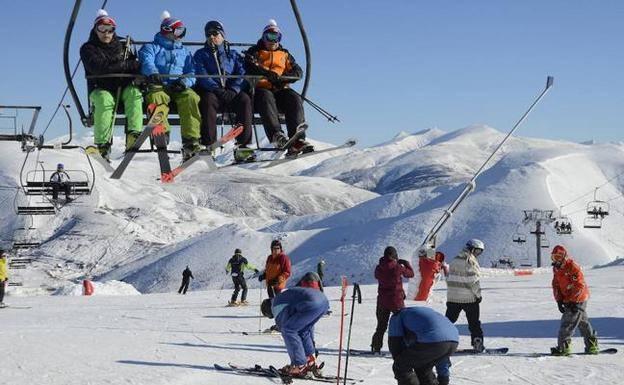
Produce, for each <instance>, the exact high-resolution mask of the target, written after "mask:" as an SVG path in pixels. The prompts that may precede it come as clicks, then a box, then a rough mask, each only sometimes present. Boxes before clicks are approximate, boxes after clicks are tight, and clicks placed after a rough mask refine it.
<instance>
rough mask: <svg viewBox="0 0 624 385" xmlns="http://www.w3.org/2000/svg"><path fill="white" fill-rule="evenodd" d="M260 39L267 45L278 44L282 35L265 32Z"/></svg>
mask: <svg viewBox="0 0 624 385" xmlns="http://www.w3.org/2000/svg"><path fill="white" fill-rule="evenodd" d="M262 39H263V40H264V41H268V42H269V43H279V42H280V41H281V40H282V34H281V33H279V32H265V33H264V35H262Z"/></svg>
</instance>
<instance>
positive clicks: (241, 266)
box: [225, 249, 260, 306]
mask: <svg viewBox="0 0 624 385" xmlns="http://www.w3.org/2000/svg"><path fill="white" fill-rule="evenodd" d="M245 269H248V270H253V271H254V272H255V273H256V274H257V273H259V272H260V271H259V270H258V269H257V268H256V267H255V266H254V265H252V264H250V263H249V262H248V261H247V258H245V257H243V252H242V251H241V249H236V250H234V255H233V256H232V258H230V260H229V261H228V264H227V266H226V267H225V272H226V273H228V274H230V276H231V277H232V282H233V283H234V293H232V299H230V302H228V305H229V306H238V305H239V303H238V302H237V298H238V292H239V291H240V289H241V288H242V289H243V293H242V294H241V301H240V305H247V282H246V281H245Z"/></svg>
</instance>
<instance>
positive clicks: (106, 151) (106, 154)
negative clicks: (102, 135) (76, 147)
mask: <svg viewBox="0 0 624 385" xmlns="http://www.w3.org/2000/svg"><path fill="white" fill-rule="evenodd" d="M96 145H97V149H98V151H99V152H100V156H101V157H102V158H104V160H105V161H107V162H109V163H110V152H111V145H110V143H98V144H96Z"/></svg>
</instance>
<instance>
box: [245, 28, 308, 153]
mask: <svg viewBox="0 0 624 385" xmlns="http://www.w3.org/2000/svg"><path fill="white" fill-rule="evenodd" d="M281 40H282V32H281V31H280V29H279V27H278V26H277V23H276V22H275V20H269V25H267V26H266V27H264V30H263V31H262V38H261V39H260V40H258V43H257V44H256V45H255V46H253V47H251V48H249V49H248V50H247V52H246V54H245V66H246V69H247V72H248V73H249V74H252V75H262V76H265V77H266V79H262V80H260V81H259V82H258V83H257V84H256V87H255V93H254V108H255V110H256V111H257V112H258V113H259V114H260V117H261V118H262V125H263V126H264V131H265V133H266V136H267V139H268V140H270V141H271V143H273V145H274V146H275V147H283V146H284V145H285V144H286V142H287V141H288V139H287V138H286V137H285V136H284V133H283V132H282V128H281V126H280V123H279V119H278V114H279V112H280V111H281V112H283V113H284V114H285V115H286V128H287V129H288V137H289V138H291V137H292V136H293V135H295V133H296V131H297V126H299V124H301V123H303V122H304V121H305V115H304V111H303V101H302V99H301V96H299V94H298V93H296V92H295V91H294V90H292V89H291V88H290V83H293V82H295V81H297V80H294V79H284V78H283V76H287V77H296V78H301V77H302V76H303V71H302V70H301V67H299V65H298V64H297V63H296V62H295V58H294V57H293V56H292V55H291V54H290V52H288V51H287V50H286V49H285V48H283V47H282V46H281V45H280V41H281ZM300 151H302V152H310V151H314V147H313V146H312V145H311V144H310V143H308V142H306V140H305V135H304V136H303V137H302V138H300V139H299V140H298V141H297V142H296V143H294V144H293V146H292V147H291V148H290V149H289V152H290V153H297V152H300Z"/></svg>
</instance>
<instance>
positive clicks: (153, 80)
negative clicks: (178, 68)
mask: <svg viewBox="0 0 624 385" xmlns="http://www.w3.org/2000/svg"><path fill="white" fill-rule="evenodd" d="M147 84H152V85H155V86H159V85H162V80H161V79H160V78H159V77H158V74H151V75H149V76H148V77H147Z"/></svg>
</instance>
